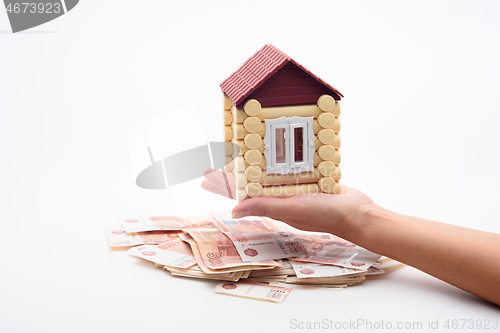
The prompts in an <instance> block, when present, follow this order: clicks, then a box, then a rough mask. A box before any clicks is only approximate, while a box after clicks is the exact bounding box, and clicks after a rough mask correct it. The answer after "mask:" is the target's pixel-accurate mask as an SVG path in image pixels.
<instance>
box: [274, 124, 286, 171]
mask: <svg viewBox="0 0 500 333" xmlns="http://www.w3.org/2000/svg"><path fill="white" fill-rule="evenodd" d="M276 163H286V142H285V129H284V128H277V129H276Z"/></svg>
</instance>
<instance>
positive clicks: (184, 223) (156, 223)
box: [118, 216, 212, 233]
mask: <svg viewBox="0 0 500 333" xmlns="http://www.w3.org/2000/svg"><path fill="white" fill-rule="evenodd" d="M118 222H119V223H120V226H121V227H122V228H123V230H125V232H127V233H129V232H141V231H155V230H181V229H182V228H187V227H190V226H192V225H194V224H197V225H199V223H200V222H201V223H203V222H205V223H208V224H212V222H211V219H210V217H209V216H191V217H179V216H146V217H135V218H128V219H119V220H118Z"/></svg>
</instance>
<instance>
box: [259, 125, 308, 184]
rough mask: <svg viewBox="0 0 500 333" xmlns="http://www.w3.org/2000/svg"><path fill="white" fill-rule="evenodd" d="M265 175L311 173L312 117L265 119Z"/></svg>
mask: <svg viewBox="0 0 500 333" xmlns="http://www.w3.org/2000/svg"><path fill="white" fill-rule="evenodd" d="M265 122H266V136H265V138H264V144H265V150H264V155H265V156H266V161H267V167H266V173H278V174H292V173H299V172H303V171H313V170H314V166H313V156H314V132H313V129H312V122H313V117H288V118H287V117H281V118H278V119H266V120H265Z"/></svg>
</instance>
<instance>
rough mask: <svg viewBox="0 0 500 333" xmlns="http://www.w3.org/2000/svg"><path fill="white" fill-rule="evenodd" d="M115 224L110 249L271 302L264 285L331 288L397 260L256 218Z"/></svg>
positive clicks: (378, 271)
mask: <svg viewBox="0 0 500 333" xmlns="http://www.w3.org/2000/svg"><path fill="white" fill-rule="evenodd" d="M120 225H121V226H122V229H115V230H108V231H106V232H105V235H106V238H107V240H108V244H109V245H110V246H111V247H130V246H136V245H139V246H136V247H132V248H131V249H130V250H129V252H130V254H132V255H134V256H136V257H139V258H142V259H145V260H148V261H151V262H154V263H155V265H156V266H159V267H162V268H164V269H165V270H167V271H168V272H170V273H171V274H172V275H173V276H180V277H191V278H201V279H211V280H220V281H225V282H224V283H222V284H219V286H217V288H216V290H217V291H216V292H220V293H226V294H232V295H237V296H242V297H249V298H255V299H262V300H268V301H273V302H278V303H280V302H281V301H282V300H283V299H284V297H285V296H286V293H285V295H284V296H283V293H282V292H276V290H275V289H276V288H274V289H273V287H272V286H270V284H271V285H273V284H280V286H285V287H284V288H285V289H287V290H291V288H293V287H297V286H315V287H321V288H328V289H329V290H337V291H338V290H342V289H343V288H345V287H346V286H348V285H352V284H355V283H358V282H361V281H363V280H364V279H365V277H366V276H368V275H374V274H382V273H384V270H383V268H385V267H390V266H392V265H396V264H399V262H395V261H393V260H390V259H387V258H383V259H380V261H377V260H378V259H379V258H380V255H378V254H375V253H372V252H370V251H367V250H365V249H363V248H361V247H359V246H357V245H356V244H353V243H351V242H348V241H346V240H343V239H341V238H339V237H337V236H334V235H330V234H323V233H312V232H305V231H300V230H297V229H293V228H291V227H289V226H287V225H285V224H284V223H283V222H280V221H275V220H272V219H268V218H261V217H251V218H245V219H239V220H234V219H229V218H222V217H221V216H218V215H214V214H210V216H208V215H207V216H195V217H177V216H151V217H142V218H135V219H123V220H120ZM236 282H237V283H236ZM222 285H225V286H226V287H225V288H223V287H222ZM234 286H236V287H235V288H234ZM288 286H289V287H288ZM271 290H274V291H271ZM280 295H281V296H280ZM278 300H280V301H278Z"/></svg>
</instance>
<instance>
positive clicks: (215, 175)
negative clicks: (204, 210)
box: [203, 169, 236, 191]
mask: <svg viewBox="0 0 500 333" xmlns="http://www.w3.org/2000/svg"><path fill="white" fill-rule="evenodd" d="M203 176H205V179H206V180H208V181H209V182H210V183H212V184H213V185H214V186H216V187H218V188H220V189H227V188H228V187H229V188H230V189H231V191H233V189H234V188H235V187H236V186H235V181H234V177H233V175H232V174H230V173H225V172H222V171H220V170H216V169H208V170H207V171H205V173H204V175H203ZM227 191H229V190H227Z"/></svg>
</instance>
